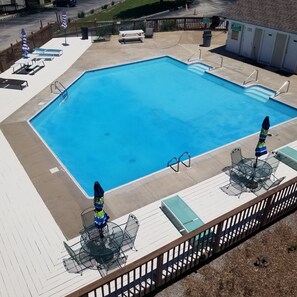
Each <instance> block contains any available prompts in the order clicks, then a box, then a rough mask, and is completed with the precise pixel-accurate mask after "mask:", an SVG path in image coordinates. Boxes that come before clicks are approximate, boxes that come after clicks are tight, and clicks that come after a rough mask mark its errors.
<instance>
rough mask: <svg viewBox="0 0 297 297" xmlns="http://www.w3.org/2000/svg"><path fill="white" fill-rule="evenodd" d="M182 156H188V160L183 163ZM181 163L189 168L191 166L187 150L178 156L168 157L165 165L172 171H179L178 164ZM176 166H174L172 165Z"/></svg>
mask: <svg viewBox="0 0 297 297" xmlns="http://www.w3.org/2000/svg"><path fill="white" fill-rule="evenodd" d="M184 156H187V157H188V159H187V160H188V162H187V163H185V162H184V161H183V160H182V158H183V157H184ZM180 163H182V164H183V165H184V166H186V167H188V168H190V167H191V156H190V154H189V153H188V152H184V153H182V154H181V155H180V156H179V157H178V158H176V157H173V158H172V159H170V160H169V161H168V162H167V167H170V168H171V169H172V170H173V171H175V172H179V164H180ZM174 166H176V168H175V167H174Z"/></svg>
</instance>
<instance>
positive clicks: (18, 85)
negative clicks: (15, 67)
mask: <svg viewBox="0 0 297 297" xmlns="http://www.w3.org/2000/svg"><path fill="white" fill-rule="evenodd" d="M28 86H29V85H28V82H27V81H26V80H20V79H10V78H0V88H3V89H18V90H22V89H24V88H25V87H28Z"/></svg>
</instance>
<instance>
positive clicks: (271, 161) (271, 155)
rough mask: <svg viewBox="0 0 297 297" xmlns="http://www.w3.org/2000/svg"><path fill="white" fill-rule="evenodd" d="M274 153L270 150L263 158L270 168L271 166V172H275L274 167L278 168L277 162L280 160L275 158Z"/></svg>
mask: <svg viewBox="0 0 297 297" xmlns="http://www.w3.org/2000/svg"><path fill="white" fill-rule="evenodd" d="M275 156H276V154H275V153H274V152H270V153H269V154H268V156H267V158H266V159H265V162H267V163H268V164H269V165H270V166H271V168H272V174H274V173H275V171H276V169H277V168H278V165H279V162H280V160H279V159H277V158H276V157H275Z"/></svg>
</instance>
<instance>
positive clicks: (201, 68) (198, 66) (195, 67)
mask: <svg viewBox="0 0 297 297" xmlns="http://www.w3.org/2000/svg"><path fill="white" fill-rule="evenodd" d="M210 68H211V67H210V66H208V65H205V64H202V63H193V64H191V65H189V67H188V69H189V70H190V71H192V72H194V73H197V74H200V75H202V74H204V73H205V71H208V70H209V69H210Z"/></svg>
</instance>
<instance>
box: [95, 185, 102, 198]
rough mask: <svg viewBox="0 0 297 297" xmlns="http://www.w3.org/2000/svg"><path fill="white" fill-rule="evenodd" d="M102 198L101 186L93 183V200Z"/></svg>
mask: <svg viewBox="0 0 297 297" xmlns="http://www.w3.org/2000/svg"><path fill="white" fill-rule="evenodd" d="M103 196H104V190H103V189H102V187H101V185H100V184H99V182H98V181H96V182H95V183H94V198H95V197H97V198H101V197H103Z"/></svg>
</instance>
